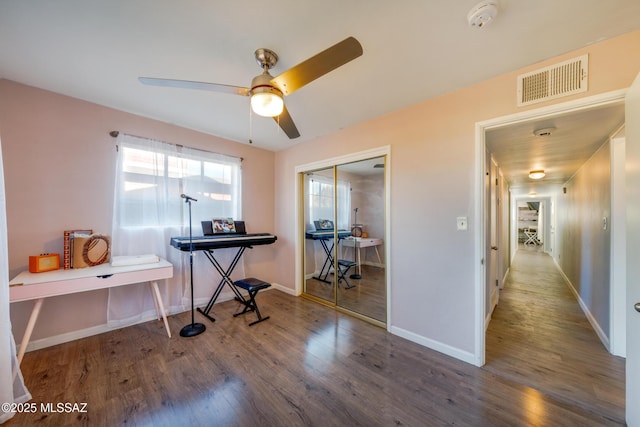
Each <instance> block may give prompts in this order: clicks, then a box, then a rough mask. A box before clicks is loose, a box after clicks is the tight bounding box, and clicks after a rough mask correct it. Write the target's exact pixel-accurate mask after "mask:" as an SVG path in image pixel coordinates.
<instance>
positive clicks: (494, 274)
mask: <svg viewBox="0 0 640 427" xmlns="http://www.w3.org/2000/svg"><path fill="white" fill-rule="evenodd" d="M489 187H490V190H489V191H490V192H491V195H490V199H489V200H490V202H489V204H490V207H489V210H490V212H489V227H491V230H490V233H489V236H490V239H489V240H490V245H491V247H490V251H489V252H490V256H489V279H490V282H489V286H491V308H490V310H491V311H493V309H494V308H495V307H496V305H498V299H499V298H500V289H499V284H500V280H499V273H498V241H499V237H498V236H499V234H498V209H499V206H498V205H499V200H500V199H499V197H498V166H497V165H496V162H495V161H493V159H492V160H491V174H490V180H489Z"/></svg>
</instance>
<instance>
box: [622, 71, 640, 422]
mask: <svg viewBox="0 0 640 427" xmlns="http://www.w3.org/2000/svg"><path fill="white" fill-rule="evenodd" d="M625 108H626V126H625V127H626V139H627V147H626V154H627V159H626V167H625V169H626V174H627V182H626V184H627V185H626V187H627V188H626V191H627V197H626V202H627V369H626V370H627V424H628V425H630V426H640V405H639V404H638V402H640V263H638V262H637V260H638V256H639V254H640V74H639V75H638V76H637V77H636V79H635V81H634V82H633V85H632V86H631V88H630V89H629V92H628V93H627V98H626V105H625Z"/></svg>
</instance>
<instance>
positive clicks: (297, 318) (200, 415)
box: [5, 290, 619, 426]
mask: <svg viewBox="0 0 640 427" xmlns="http://www.w3.org/2000/svg"><path fill="white" fill-rule="evenodd" d="M257 301H258V305H259V306H260V309H261V312H262V314H263V315H265V316H267V315H269V316H271V318H270V319H269V320H267V321H265V322H262V323H259V324H256V325H254V326H251V327H249V326H247V325H248V323H249V322H251V321H252V320H254V319H255V316H254V314H253V313H249V314H246V315H244V316H241V317H237V318H234V317H233V313H235V312H236V311H238V310H239V304H238V303H237V302H234V301H228V302H224V303H221V304H218V305H216V306H215V307H214V310H213V311H212V314H213V315H214V317H215V318H216V319H217V320H216V322H215V323H210V322H209V321H207V320H203V318H202V317H201V316H200V315H199V314H197V313H196V316H198V317H197V321H201V322H205V324H206V326H207V330H206V331H205V332H204V333H203V334H201V335H199V336H196V337H192V338H182V337H180V336H179V335H178V332H179V330H180V328H182V327H183V326H184V325H186V324H188V323H189V322H190V314H189V313H182V314H179V315H176V316H171V317H170V318H169V323H170V327H171V330H172V333H173V338H171V339H169V338H167V336H166V333H165V332H164V329H163V326H162V322H158V321H154V322H148V323H144V324H140V325H136V326H132V327H128V328H124V329H120V330H117V331H112V332H109V333H105V334H101V335H97V336H93V337H88V338H85V339H81V340H77V341H73V342H69V343H65V344H61V345H57V346H54V347H49V348H45V349H42V350H38V351H33V352H29V353H27V354H26V355H25V358H24V360H23V363H22V372H23V374H24V377H25V381H26V384H27V386H28V387H29V389H30V391H31V393H32V395H33V400H32V402H34V403H36V404H37V405H38V407H39V405H40V404H41V403H46V402H53V403H57V402H71V403H74V402H78V403H80V402H86V403H87V412H86V413H80V414H77V413H70V414H66V413H44V412H42V411H40V410H39V411H37V412H36V413H21V414H17V415H16V416H15V417H14V418H13V419H12V420H10V421H9V422H7V423H6V424H5V425H7V426H23V425H28V426H33V425H55V426H65V425H69V426H76V425H86V426H116V425H135V426H176V425H193V426H299V425H312V426H314V425H317V426H347V425H348V426H390V425H406V426H443V425H459V426H576V425H580V426H599V425H618V422H617V421H619V419H618V418H617V417H611V416H609V415H607V414H605V413H604V411H603V412H600V408H599V407H598V406H594V407H588V408H587V407H584V406H581V405H578V404H574V403H572V402H570V401H569V400H567V399H565V398H562V397H559V396H557V395H555V394H553V393H548V392H546V391H545V390H544V389H537V388H535V387H532V386H528V385H526V384H523V382H522V380H521V379H520V378H518V376H517V375H513V374H508V375H507V374H502V373H496V372H499V371H500V370H499V369H497V370H496V372H494V371H492V369H494V368H486V369H485V368H477V367H474V366H472V365H469V364H467V363H464V362H460V361H458V360H455V359H453V358H451V357H448V356H445V355H443V354H441V353H438V352H435V351H432V350H429V349H427V348H424V347H422V346H420V345H418V344H415V343H412V342H410V341H407V340H405V339H403V338H400V337H398V336H394V335H391V334H389V333H387V332H386V331H385V330H384V329H382V328H379V327H376V326H374V325H372V324H369V323H367V322H364V321H362V320H359V319H356V318H353V317H350V316H348V315H345V314H342V313H340V312H337V311H335V310H333V309H330V308H327V307H324V306H322V305H321V304H317V303H314V302H312V301H309V300H306V299H303V298H296V297H293V296H291V295H287V294H284V293H282V292H280V291H277V290H269V291H263V292H261V293H259V294H258V297H257ZM501 304H502V301H501ZM533 327H534V326H533V325H530V326H529V328H533ZM556 329H559V328H557V327H556ZM568 356H570V355H568V354H564V353H563V354H561V355H560V356H557V357H562V358H564V357H568ZM497 360H500V359H499V358H497V357H496V355H495V354H492V356H491V361H492V363H495V362H496V361H497ZM525 363H526V362H525ZM536 369H537V368H536ZM576 381H578V380H576ZM579 381H580V382H578V383H572V384H571V385H572V386H573V387H577V386H579V385H580V384H590V382H588V381H586V380H584V379H580V380H579ZM567 385H569V384H567Z"/></svg>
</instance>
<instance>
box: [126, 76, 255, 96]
mask: <svg viewBox="0 0 640 427" xmlns="http://www.w3.org/2000/svg"><path fill="white" fill-rule="evenodd" d="M138 80H140V83H143V84H146V85H150V86H164V87H177V88H182V89H198V90H208V91H212V92H222V93H229V94H231V95H242V96H249V91H250V89H249V88H248V87H240V86H231V85H221V84H218V83H207V82H192V81H189V80H172V79H157V78H155V77H138Z"/></svg>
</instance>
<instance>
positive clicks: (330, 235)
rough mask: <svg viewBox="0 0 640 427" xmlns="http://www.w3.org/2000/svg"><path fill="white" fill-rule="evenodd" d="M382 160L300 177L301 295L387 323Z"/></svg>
mask: <svg viewBox="0 0 640 427" xmlns="http://www.w3.org/2000/svg"><path fill="white" fill-rule="evenodd" d="M385 170H386V156H381V157H374V158H369V159H364V160H357V161H352V162H345V163H341V164H337V165H334V166H330V167H326V168H322V169H315V170H312V171H305V172H304V173H301V179H302V181H303V184H302V188H303V189H304V191H303V194H302V200H303V203H302V205H301V206H302V210H303V215H302V217H303V218H304V234H305V239H304V251H303V253H304V256H303V259H302V262H303V271H304V279H303V296H305V297H308V298H310V299H312V300H314V301H317V302H320V303H323V304H326V305H330V306H333V307H336V308H337V309H340V310H342V311H346V312H348V313H349V314H352V315H355V316H357V317H360V318H363V319H365V320H367V321H370V322H371V323H374V324H377V325H379V326H383V325H385V324H386V321H387V269H386V259H385V253H386V251H385V249H384V248H385V238H386V221H387V219H386V193H385V192H386V174H385Z"/></svg>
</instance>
